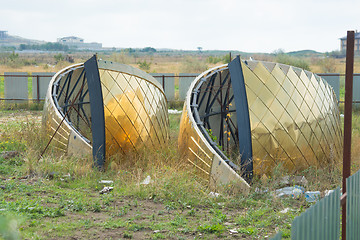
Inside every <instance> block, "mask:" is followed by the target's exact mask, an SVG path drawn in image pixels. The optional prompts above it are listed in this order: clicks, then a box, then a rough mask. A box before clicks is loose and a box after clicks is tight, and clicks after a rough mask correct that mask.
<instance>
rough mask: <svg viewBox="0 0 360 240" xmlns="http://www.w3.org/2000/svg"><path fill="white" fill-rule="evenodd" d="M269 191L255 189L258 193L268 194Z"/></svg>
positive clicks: (266, 189)
mask: <svg viewBox="0 0 360 240" xmlns="http://www.w3.org/2000/svg"><path fill="white" fill-rule="evenodd" d="M268 191H269V189H268V188H265V189H264V190H261V189H260V188H255V192H256V193H267V192H268Z"/></svg>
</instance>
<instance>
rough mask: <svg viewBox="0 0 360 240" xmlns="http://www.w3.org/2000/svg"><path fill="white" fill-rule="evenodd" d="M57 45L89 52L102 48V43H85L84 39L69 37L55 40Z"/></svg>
mask: <svg viewBox="0 0 360 240" xmlns="http://www.w3.org/2000/svg"><path fill="white" fill-rule="evenodd" d="M57 42H58V43H61V44H64V45H68V46H69V47H70V48H71V47H72V48H77V49H90V50H98V49H101V48H102V43H97V42H92V43H86V42H84V39H82V38H79V37H75V36H70V37H62V38H58V39H57Z"/></svg>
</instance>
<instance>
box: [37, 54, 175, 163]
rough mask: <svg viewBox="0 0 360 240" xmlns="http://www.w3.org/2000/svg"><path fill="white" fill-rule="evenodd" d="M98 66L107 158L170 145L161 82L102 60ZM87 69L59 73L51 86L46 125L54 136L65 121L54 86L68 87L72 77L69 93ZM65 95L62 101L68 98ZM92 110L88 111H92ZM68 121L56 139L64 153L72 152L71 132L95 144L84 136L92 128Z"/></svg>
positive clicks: (129, 68) (131, 69)
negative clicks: (55, 97)
mask: <svg viewBox="0 0 360 240" xmlns="http://www.w3.org/2000/svg"><path fill="white" fill-rule="evenodd" d="M98 65H99V76H100V81H101V91H102V96H103V104H104V117H105V138H106V155H107V157H108V156H111V155H113V154H116V153H123V154H126V153H127V152H128V151H138V150H139V149H141V148H142V147H146V148H157V147H159V146H161V145H164V144H166V142H167V140H168V138H169V119H168V113H167V101H166V97H165V94H164V92H163V90H162V87H161V86H160V85H159V84H158V82H157V81H156V80H155V79H154V78H153V77H151V76H150V75H148V74H146V73H144V72H142V71H141V70H139V69H135V68H133V67H130V66H127V65H123V64H117V63H112V62H106V61H102V60H99V61H98ZM83 69H84V67H83V64H78V65H76V68H73V67H72V66H70V67H68V68H65V69H63V70H61V71H60V72H58V73H57V74H56V76H55V77H54V78H53V79H52V81H51V83H50V86H49V90H48V94H47V97H46V100H45V106H44V121H43V122H44V125H45V126H46V128H47V132H48V133H49V135H50V136H51V135H52V134H54V133H55V131H56V129H57V127H58V126H59V124H60V122H61V120H62V118H63V117H62V115H61V114H64V115H65V113H62V112H60V111H59V110H58V109H57V108H56V106H55V104H54V101H53V95H52V92H51V91H52V84H54V82H56V81H57V80H58V79H60V78H62V81H61V82H60V84H63V85H64V84H66V80H65V79H66V78H67V76H72V77H73V78H74V79H75V80H74V81H70V84H69V89H72V88H73V86H74V84H75V82H76V79H77V78H78V77H79V76H80V74H81V72H82V71H83ZM69 74H70V75H69ZM79 86H80V85H79ZM79 86H77V87H76V88H75V92H76V91H79V89H80V87H79ZM60 88H62V86H60ZM64 95H65V94H63V95H62V97H61V98H64ZM74 95H76V93H75V94H74ZM57 100H58V101H59V102H62V101H63V100H62V99H57ZM84 100H85V101H87V102H88V101H89V97H88V96H87V97H86V99H84ZM88 107H89V106H87V108H86V109H85V111H90V110H89V109H88ZM71 114H76V111H72V113H71ZM87 115H88V116H89V118H91V116H90V112H87ZM70 119H71V118H70ZM73 119H76V118H73ZM68 121H69V119H67V120H66V121H64V123H63V124H61V126H60V127H59V129H58V130H57V132H56V134H55V136H54V141H55V142H57V143H58V145H59V147H60V148H61V149H63V150H65V151H68V152H69V149H70V148H69V146H68V144H70V135H71V132H76V133H77V132H80V133H82V136H79V137H80V138H83V139H82V141H84V142H86V141H90V143H91V142H92V137H91V132H90V133H88V134H87V135H84V133H86V132H87V128H88V125H87V126H85V124H83V123H82V124H74V123H70V122H68ZM80 123H81V122H80ZM75 126H80V128H81V129H74V128H75ZM82 126H84V127H82ZM90 131H91V129H90ZM85 138H87V139H85ZM74 139H76V138H74ZM89 148H91V145H89ZM72 149H75V148H74V147H73V148H72ZM87 152H89V149H87Z"/></svg>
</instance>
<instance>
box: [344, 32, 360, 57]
mask: <svg viewBox="0 0 360 240" xmlns="http://www.w3.org/2000/svg"><path fill="white" fill-rule="evenodd" d="M346 39H347V37H346V36H345V37H342V38H340V51H341V52H346ZM354 51H355V54H360V32H358V31H357V30H356V32H355V45H354Z"/></svg>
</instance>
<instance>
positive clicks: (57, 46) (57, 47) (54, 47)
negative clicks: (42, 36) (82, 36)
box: [19, 42, 69, 51]
mask: <svg viewBox="0 0 360 240" xmlns="http://www.w3.org/2000/svg"><path fill="white" fill-rule="evenodd" d="M19 50H20V51H23V50H42V51H68V50H69V46H67V45H64V44H61V43H51V42H48V43H44V44H20V46H19Z"/></svg>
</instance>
